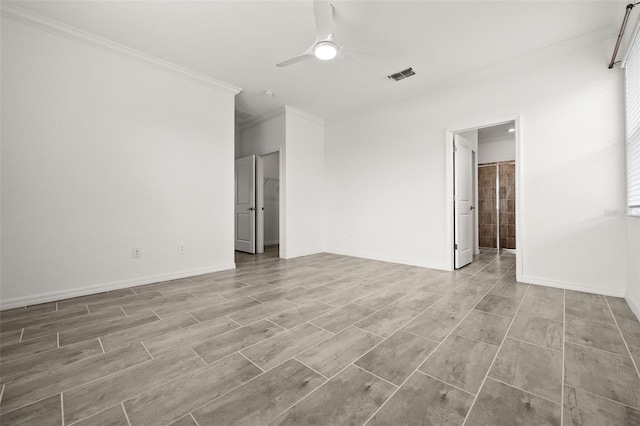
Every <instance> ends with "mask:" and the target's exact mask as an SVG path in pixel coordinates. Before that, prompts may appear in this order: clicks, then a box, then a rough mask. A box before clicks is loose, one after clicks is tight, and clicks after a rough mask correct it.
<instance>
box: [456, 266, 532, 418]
mask: <svg viewBox="0 0 640 426" xmlns="http://www.w3.org/2000/svg"><path fill="white" fill-rule="evenodd" d="M511 268H513V266H512V267H511ZM511 268H509V270H507V272H505V275H506V274H507V273H508V272H509V271H510V270H511ZM503 276H504V275H503ZM498 281H500V280H498ZM495 285H497V282H496V284H495ZM495 285H494V286H495ZM492 288H493V287H492ZM530 288H531V286H529V287H527V288H526V290H525V291H524V295H523V296H522V299H520V302H519V303H518V307H517V308H516V311H515V313H514V314H513V318H512V319H511V322H510V323H509V327H508V328H507V332H506V333H505V334H504V337H503V338H502V341H501V342H500V346H499V347H498V350H497V351H496V354H495V355H494V356H493V360H492V361H491V364H490V365H489V368H488V369H487V372H486V373H485V375H484V378H483V379H482V383H480V387H479V388H478V393H477V394H476V396H475V398H474V399H473V402H471V406H470V407H469V411H467V414H466V415H465V417H464V421H463V422H462V425H461V426H465V424H466V423H467V420H468V419H469V414H470V413H471V411H472V410H473V407H474V406H475V405H476V401H478V395H480V392H481V391H482V388H483V387H484V384H485V382H486V381H487V377H489V372H491V369H492V368H493V365H494V364H495V362H496V359H498V355H499V354H500V350H501V349H502V346H503V345H504V341H505V340H506V339H507V336H508V335H509V331H511V327H512V326H513V322H514V320H515V318H516V315H518V312H519V311H520V307H521V306H522V303H523V302H524V300H525V298H526V297H527V293H528V292H529V289H530ZM489 291H491V290H489Z"/></svg>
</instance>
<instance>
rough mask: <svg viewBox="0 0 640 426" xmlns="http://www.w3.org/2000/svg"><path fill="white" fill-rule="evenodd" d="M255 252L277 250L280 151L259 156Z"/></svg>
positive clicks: (278, 241)
mask: <svg viewBox="0 0 640 426" xmlns="http://www.w3.org/2000/svg"><path fill="white" fill-rule="evenodd" d="M259 158H260V160H259V164H261V171H259V172H258V175H259V176H258V179H259V181H258V182H257V183H258V185H259V186H260V189H259V191H258V198H259V201H258V204H259V205H260V211H259V212H258V213H259V214H258V238H257V240H258V247H257V252H258V253H263V252H265V251H268V252H278V251H279V245H280V152H273V153H271V154H267V155H263V156H261V157H259Z"/></svg>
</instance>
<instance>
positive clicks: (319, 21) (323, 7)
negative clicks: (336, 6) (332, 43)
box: [313, 0, 333, 41]
mask: <svg viewBox="0 0 640 426" xmlns="http://www.w3.org/2000/svg"><path fill="white" fill-rule="evenodd" d="M313 12H314V15H315V18H316V33H317V39H318V40H319V41H320V40H327V39H329V38H330V36H331V33H332V29H333V6H331V3H329V2H328V1H324V0H314V1H313Z"/></svg>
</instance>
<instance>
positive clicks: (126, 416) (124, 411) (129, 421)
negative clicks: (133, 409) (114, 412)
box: [120, 401, 131, 426]
mask: <svg viewBox="0 0 640 426" xmlns="http://www.w3.org/2000/svg"><path fill="white" fill-rule="evenodd" d="M120 406H121V407H122V412H123V413H124V418H125V419H127V423H128V424H129V426H131V420H129V414H127V410H126V409H125V408H124V401H121V402H120Z"/></svg>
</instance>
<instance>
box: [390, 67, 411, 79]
mask: <svg viewBox="0 0 640 426" xmlns="http://www.w3.org/2000/svg"><path fill="white" fill-rule="evenodd" d="M412 75H416V72H415V71H414V70H413V68H407V69H406V70H402V71H400V72H397V73H395V74H391V75H388V76H387V77H389V78H390V79H391V80H395V81H400V80H404V79H405V78H407V77H411V76H412Z"/></svg>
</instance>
